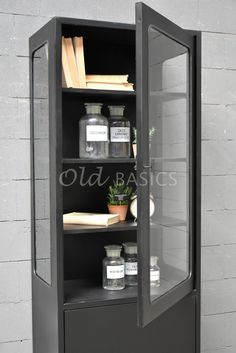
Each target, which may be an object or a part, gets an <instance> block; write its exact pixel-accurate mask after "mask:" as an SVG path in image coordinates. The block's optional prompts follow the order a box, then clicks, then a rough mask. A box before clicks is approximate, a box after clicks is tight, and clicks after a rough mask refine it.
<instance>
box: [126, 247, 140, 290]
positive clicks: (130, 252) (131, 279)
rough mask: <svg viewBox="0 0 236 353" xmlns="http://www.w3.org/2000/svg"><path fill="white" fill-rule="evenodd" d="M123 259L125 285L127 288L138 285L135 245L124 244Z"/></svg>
mask: <svg viewBox="0 0 236 353" xmlns="http://www.w3.org/2000/svg"><path fill="white" fill-rule="evenodd" d="M123 247H124V259H125V284H126V285H127V286H137V284H138V260H137V243H124V244H123Z"/></svg>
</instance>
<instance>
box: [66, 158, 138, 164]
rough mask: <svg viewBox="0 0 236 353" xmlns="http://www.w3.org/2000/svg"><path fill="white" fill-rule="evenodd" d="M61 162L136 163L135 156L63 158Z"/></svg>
mask: <svg viewBox="0 0 236 353" xmlns="http://www.w3.org/2000/svg"><path fill="white" fill-rule="evenodd" d="M62 162H63V164H113V163H133V164H135V163H136V159H135V158H106V159H83V158H63V160H62Z"/></svg>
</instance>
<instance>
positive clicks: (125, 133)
mask: <svg viewBox="0 0 236 353" xmlns="http://www.w3.org/2000/svg"><path fill="white" fill-rule="evenodd" d="M108 108H109V112H110V117H109V137H110V143H109V155H110V157H112V158H129V157H130V122H129V120H128V119H126V118H125V117H124V109H125V106H124V105H110V106H108Z"/></svg>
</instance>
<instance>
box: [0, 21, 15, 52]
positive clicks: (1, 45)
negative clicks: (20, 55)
mask: <svg viewBox="0 0 236 353" xmlns="http://www.w3.org/2000/svg"><path fill="white" fill-rule="evenodd" d="M0 33H1V36H0V55H10V54H11V53H12V49H13V43H14V40H15V38H14V18H13V16H12V15H5V14H0Z"/></svg>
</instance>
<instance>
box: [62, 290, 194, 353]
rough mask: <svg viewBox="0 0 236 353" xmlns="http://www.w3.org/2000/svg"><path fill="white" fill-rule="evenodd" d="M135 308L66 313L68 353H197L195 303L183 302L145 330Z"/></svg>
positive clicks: (128, 306) (86, 309)
mask: <svg viewBox="0 0 236 353" xmlns="http://www.w3.org/2000/svg"><path fill="white" fill-rule="evenodd" d="M136 310H137V305H136V304H124V305H113V306H106V307H96V308H85V309H78V310H69V311H66V312H65V353H155V352H156V353H157V352H162V353H176V352H181V353H194V352H195V299H194V297H193V296H189V297H186V298H184V299H183V300H182V301H181V302H180V303H178V304H176V305H175V307H174V308H172V309H170V310H168V311H167V312H165V313H164V314H162V315H161V316H160V317H159V318H158V319H156V320H155V321H153V322H152V323H151V324H149V325H148V326H146V327H145V328H139V327H137V319H136Z"/></svg>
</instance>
